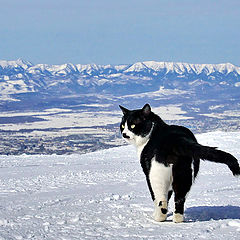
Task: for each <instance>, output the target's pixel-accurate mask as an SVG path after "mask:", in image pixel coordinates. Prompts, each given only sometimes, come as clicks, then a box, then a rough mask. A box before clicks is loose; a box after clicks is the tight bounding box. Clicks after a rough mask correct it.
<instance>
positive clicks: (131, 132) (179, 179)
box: [120, 104, 240, 222]
mask: <svg viewBox="0 0 240 240" xmlns="http://www.w3.org/2000/svg"><path fill="white" fill-rule="evenodd" d="M120 108H121V109H122V112H123V114H124V115H123V118H122V122H121V125H120V130H121V133H122V135H123V137H124V138H125V139H126V140H127V141H128V142H130V143H132V144H134V145H136V147H137V149H138V151H139V157H140V163H141V166H142V169H143V172H144V173H145V175H146V180H147V184H148V187H149V190H150V193H151V196H152V199H153V201H157V202H155V213H154V214H155V220H157V221H164V220H165V219H166V214H167V202H168V201H169V199H170V197H171V195H172V192H173V191H174V200H175V212H174V214H175V215H174V216H175V217H174V219H173V220H174V222H182V221H183V212H184V202H185V198H186V194H187V193H188V192H189V190H190V188H191V185H192V183H193V181H194V178H195V177H196V176H197V173H198V170H199V163H200V159H204V160H209V161H212V162H218V163H224V164H226V165H227V166H228V167H229V169H230V170H231V171H232V173H233V175H240V168H239V164H238V160H237V159H236V158H235V157H233V156H232V155H231V154H229V153H226V152H224V151H221V150H217V149H216V148H214V147H208V146H203V145H201V144H199V143H198V142H197V140H196V138H195V136H194V134H193V133H192V132H191V131H190V130H189V129H187V128H185V127H182V126H176V125H168V124H166V123H165V122H164V121H163V120H162V119H161V118H160V117H159V116H158V115H156V114H154V113H153V112H152V111H151V108H150V106H149V104H146V105H145V106H144V107H143V108H142V109H138V110H128V109H126V108H124V107H122V106H120ZM139 149H140V150H139ZM153 159H154V160H155V161H156V162H157V163H156V162H155V163H154V164H155V165H156V167H157V168H159V169H160V170H161V169H163V171H165V170H164V169H166V171H169V169H170V167H171V170H170V173H169V174H171V175H169V176H168V175H167V174H168V173H166V179H169V177H170V178H171V186H170V187H169V189H168V192H166V190H158V189H157V188H156V187H154V188H155V189H154V190H153V187H152V185H153V184H154V186H157V185H156V184H159V183H160V184H162V186H164V187H166V186H168V184H169V183H166V184H165V183H164V181H165V180H164V178H165V177H163V179H162V178H161V176H160V175H161V172H160V170H159V179H158V176H157V174H158V170H157V168H156V170H155V169H152V167H153V165H154V164H153ZM155 165H154V166H155ZM163 166H165V167H166V168H165V167H163ZM150 171H152V172H151V174H152V175H151V176H152V178H151V177H150ZM163 174H165V173H164V172H163ZM155 179H156V180H155ZM154 181H155V182H154ZM172 190H173V191H172ZM154 191H155V193H157V194H158V193H159V194H160V193H161V194H162V193H163V195H164V194H165V195H166V196H167V197H166V198H167V200H166V199H165V197H158V199H156V198H155V193H154ZM165 192H166V193H165ZM159 194H158V195H159ZM165 195H164V196H165ZM166 201H167V202H166Z"/></svg>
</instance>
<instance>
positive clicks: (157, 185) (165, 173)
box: [149, 159, 172, 222]
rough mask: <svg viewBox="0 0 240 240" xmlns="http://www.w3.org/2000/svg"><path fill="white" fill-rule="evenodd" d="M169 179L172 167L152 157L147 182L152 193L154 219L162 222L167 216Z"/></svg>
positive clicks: (170, 178)
mask: <svg viewBox="0 0 240 240" xmlns="http://www.w3.org/2000/svg"><path fill="white" fill-rule="evenodd" d="M171 180H172V167H171V166H165V165H164V164H162V163H159V162H157V161H156V160H155V159H153V160H152V162H151V168H150V172H149V182H150V185H151V189H152V192H153V195H154V212H153V218H154V220H155V221H158V222H163V221H165V220H166V218H167V209H168V196H169V189H170V185H171Z"/></svg>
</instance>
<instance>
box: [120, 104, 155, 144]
mask: <svg viewBox="0 0 240 240" xmlns="http://www.w3.org/2000/svg"><path fill="white" fill-rule="evenodd" d="M119 107H120V108H121V110H122V112H123V117H122V122H121V124H120V130H121V133H122V136H123V138H124V139H125V140H126V141H127V142H129V143H131V144H134V145H136V146H139V145H141V144H144V142H145V141H147V140H148V138H149V135H150V133H151V130H152V128H153V122H152V121H151V113H152V112H151V107H150V105H149V104H146V105H144V107H143V108H142V109H137V110H128V109H126V108H124V107H122V106H119Z"/></svg>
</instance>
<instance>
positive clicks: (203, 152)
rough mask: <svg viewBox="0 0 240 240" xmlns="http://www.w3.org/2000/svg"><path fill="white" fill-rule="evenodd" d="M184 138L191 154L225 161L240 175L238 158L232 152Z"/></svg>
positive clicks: (214, 160) (234, 172) (233, 171)
mask: <svg viewBox="0 0 240 240" xmlns="http://www.w3.org/2000/svg"><path fill="white" fill-rule="evenodd" d="M182 140H183V142H184V144H183V145H184V147H185V149H186V148H188V150H187V149H186V150H187V151H186V152H188V154H191V155H192V157H193V158H200V159H202V160H208V161H211V162H215V163H224V164H226V165H227V166H228V167H229V169H230V170H231V171H232V173H233V175H234V176H239V175H240V167H239V164H238V160H237V159H236V158H235V157H234V156H233V155H231V154H230V153H227V152H224V151H221V150H218V149H217V148H215V147H209V146H203V145H201V144H199V143H197V142H192V141H188V140H186V139H182ZM183 142H182V143H183Z"/></svg>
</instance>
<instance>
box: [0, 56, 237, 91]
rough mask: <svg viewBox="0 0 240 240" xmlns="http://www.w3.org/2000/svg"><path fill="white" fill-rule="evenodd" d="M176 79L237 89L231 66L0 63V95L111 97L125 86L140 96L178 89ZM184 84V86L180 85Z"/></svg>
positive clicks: (18, 61)
mask: <svg viewBox="0 0 240 240" xmlns="http://www.w3.org/2000/svg"><path fill="white" fill-rule="evenodd" d="M176 79H178V81H179V79H180V80H181V81H180V83H178V85H179V84H180V85H182V87H183V88H184V89H186V88H187V87H191V88H193V87H196V86H199V85H201V86H202V85H211V84H212V82H214V81H215V82H216V81H217V82H218V85H219V86H220V87H223V86H228V85H229V83H230V85H231V86H232V87H234V88H236V87H240V67H238V66H235V65H233V64H231V63H222V64H190V63H181V62H156V61H144V62H137V63H134V64H130V65H110V64H109V65H97V64H85V65H83V64H72V63H66V64H60V65H50V64H36V65H34V64H32V63H30V62H28V61H25V60H22V59H18V60H16V61H6V60H0V91H1V95H3V94H4V95H8V94H19V93H30V92H49V91H50V92H51V94H52V93H57V92H58V93H59V92H60V91H67V92H82V93H85V92H86V91H89V92H93V91H98V90H99V91H103V86H104V89H108V91H109V92H111V93H114V92H115V91H119V85H121V86H122V85H125V89H129V91H128V92H126V93H129V92H132V91H133V90H136V89H138V92H141V91H142V90H141V89H140V87H139V86H140V85H142V86H143V87H149V86H151V87H150V88H151V90H152V89H154V90H157V89H159V87H160V86H163V87H166V88H169V87H170V88H176V87H177V88H178V86H176V81H175V80H176ZM146 80H147V82H146ZM149 81H151V82H150V83H149ZM161 81H162V82H161ZM184 82H185V83H186V82H187V84H185V85H184ZM154 84H155V85H154ZM180 85H179V86H180ZM211 87H212V86H211ZM146 90H147V89H144V91H146ZM104 91H106V90H104Z"/></svg>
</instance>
